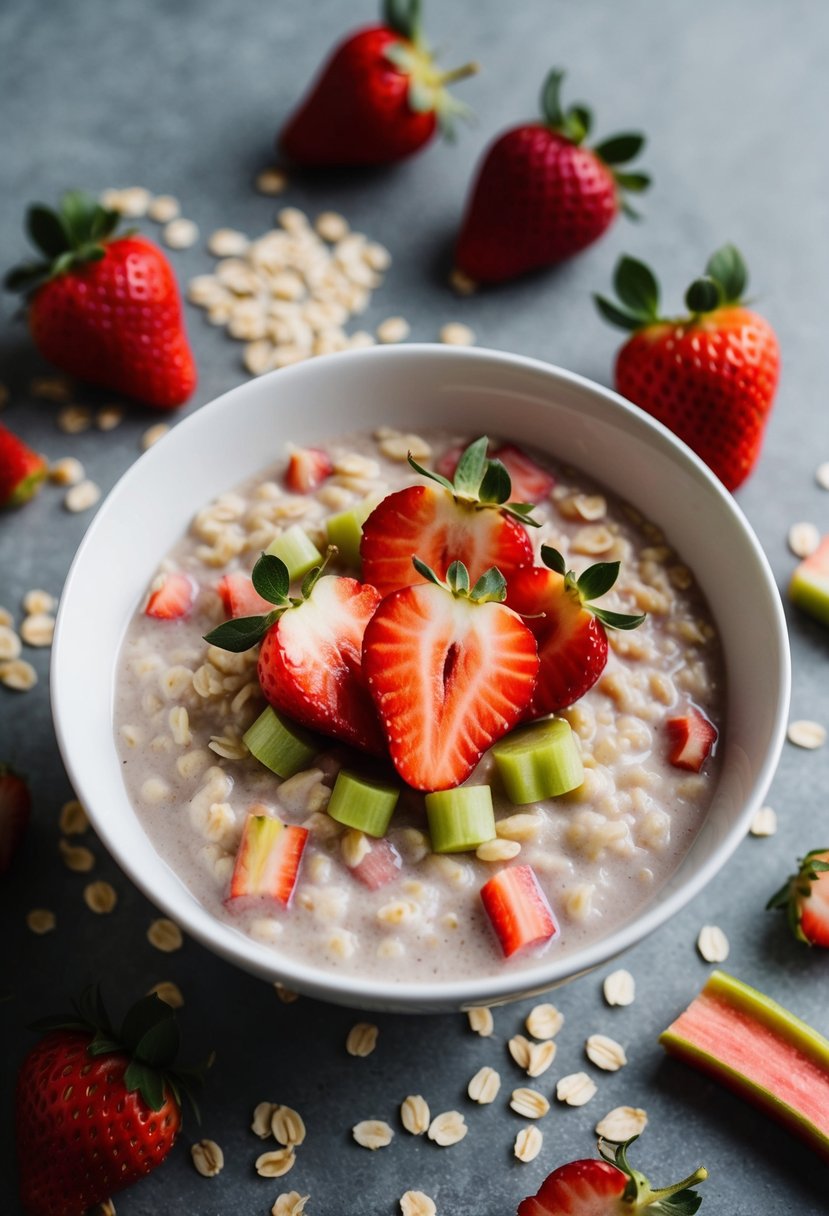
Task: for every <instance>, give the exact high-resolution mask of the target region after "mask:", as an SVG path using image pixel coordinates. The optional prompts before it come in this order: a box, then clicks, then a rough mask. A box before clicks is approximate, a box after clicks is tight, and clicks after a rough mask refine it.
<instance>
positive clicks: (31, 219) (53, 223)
mask: <svg viewBox="0 0 829 1216" xmlns="http://www.w3.org/2000/svg"><path fill="white" fill-rule="evenodd" d="M26 231H27V233H28V235H29V239H30V240H31V242H32V244H33V245H36V246H37V248H38V249H40V250H41V252H42V253H45V254H46V256H47V258H49V259H52V258H56V257H58V256H59V255H60V254H62V253H65V252H66V250H67V249H68V248H69V246H70V244H71V241H70V238H69V233H68V232H67V231H66V229H65V227H64V225H63V223H62V222H61V219H60V216H59V215H58V214H57V212H55V211H53V210H52V208H51V207H46V206H44V205H43V203H33V204H32V206H31V207H30V208H29V210H28V211H27V212H26Z"/></svg>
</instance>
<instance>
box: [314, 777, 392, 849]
mask: <svg viewBox="0 0 829 1216" xmlns="http://www.w3.org/2000/svg"><path fill="white" fill-rule="evenodd" d="M399 797H400V790H399V789H397V787H396V786H394V785H385V784H383V782H382V781H370V780H369V779H368V778H367V777H358V776H357V775H356V773H349V772H347V770H346V769H344V768H342V769H340V771H339V773H338V774H337V780H336V781H335V782H334V788H333V790H332V791H331V798H330V801H329V803H328V814H329V815H330V816H331V818H332V819H336V821H337V823H343V824H345V826H346V827H349V828H357V830H358V831H360V832H365V834H366V835H367V836H385V834H386V832H387V831H388V827H389V823H390V821H391V817H392V815H393V814H394V808H395V807H396V806H397V799H398V798H399Z"/></svg>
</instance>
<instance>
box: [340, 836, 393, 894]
mask: <svg viewBox="0 0 829 1216" xmlns="http://www.w3.org/2000/svg"><path fill="white" fill-rule="evenodd" d="M400 865H401V862H400V854H399V853H398V851H397V849H396V848H395V847H394V845H393V844H389V842H388V840H385V839H380V840H373V841H372V842H371V848H370V850H369V852H368V853H366V855H365V857H364V858H363V860H362V861H361V862H360V864H359V865H357V866H354V868H353V869H352V871H351V873H352V874H353V875H354V877H355V878H356V879H358V881H359V882H361V883H362V884H363V885H364V886H366V887H368V889H369V890H370V891H376V890H377V888H378V887H384V886H385V885H386V883H387V882H391V881H392V879H394V878H398V877H399V876H400Z"/></svg>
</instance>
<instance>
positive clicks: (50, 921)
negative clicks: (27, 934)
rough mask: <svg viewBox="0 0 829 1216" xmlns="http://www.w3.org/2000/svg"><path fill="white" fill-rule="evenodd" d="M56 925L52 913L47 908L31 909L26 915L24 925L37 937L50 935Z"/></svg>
mask: <svg viewBox="0 0 829 1216" xmlns="http://www.w3.org/2000/svg"><path fill="white" fill-rule="evenodd" d="M56 923H57V922H56V920H55V914H54V912H51V911H50V910H49V909H48V908H32V910H31V912H27V913H26V924H27V925H28V926H29V928H30V929H31V931H32V933H37V934H38V936H41V935H42V934H44V933H51V932H52V930H53V929H54V927H55V924H56Z"/></svg>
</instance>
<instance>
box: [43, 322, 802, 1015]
mask: <svg viewBox="0 0 829 1216" xmlns="http://www.w3.org/2000/svg"><path fill="white" fill-rule="evenodd" d="M402 355H405V356H406V357H407V358H412V357H415V358H416V357H417V356H419V355H423V356H428V357H429V358H432V359H443V360H445V361H447V362H455V363H462V362H464V361H469V362H476V363H488V362H490V363H499V364H501V365H503V366H505V367H508V368H512V369H515V370H516V371H529V372H533V373H536V374H540V375H541V376H542V377H544V378H546V379H548V380H550V381H552V383H553V384H556V383H558V384H566V385H568V386H571V387H573V388H575V389H576V390H581V391H582V392H586V393H587V394H589V395H592V396H593V397H594V398H595V397H599V398H602V399H603V401H604V403H605V404H607V405H610V406H611V407H612V411H615V412H616V413H617V414H618V415H620V416H621V417H623V418H624V417H627V418H628V419H630V420H632V421H635V423H636V427H637V428H641V427H642V426H644V427H645V429H646V430H651V431H653V432H654V433H655V436H656V437H658V438H659V439H661V440H662V446H665V445H666V444H667V447H668V449H669V450H670V451H671V452H672V454H673V457H674V459H677V458H678V459H679V460H680V462H682V463H684V464H685V465H686V466H690V468H691V469H692V470H693V471H694V473H695V474H696V476H697V477H700V478H702V479H703V481H705V482H706V483H707V485H708V488H709V490H710V491H711V492H712V493H713V494H714V495H715V496H716V497H717V498H718V500H719V503H720V506H721V508H723V509H725V510H726V511H727V512H728V513H729V514H730V515H731V516H732V517H733V519H734V521H735V522H736V523H737V525H738V527H739V530H740V531H741V533H742V535H743V537H744V540H745V542H746V545H747V547H748V549H749V551H750V554H751V556H752V558H753V560H754V563H755V565H756V567H757V572H758V574H759V575H760V576H761V578H762V579H763V581H764V582H765V584H766V590H767V591H768V592H769V596H768V600H769V605H770V608H771V620H770V621H769V624H770V625H771V626H773V629H774V641H775V643H776V650H777V664H776V666H777V670H776V676H777V680H778V684H779V688H780V697H779V701H778V705H777V709H776V715H775V721H774V727H773V731H772V734H771V738H770V742H769V746H768V747H767V750H766V754H765V757H764V758H763V761H762V763H761V765H760V767H759V770H758V772H757V776H756V777H755V780H754V782H753V783H752V787H751V789H750V791H749V794H748V796H747V797H746V800H745V805H744V807H743V809H742V811H741V813H740V815H739V816H737V817H736V819H735V822H734V823H733V824H732V826H731V828H730V829H729V831H728V832H726V833H725V835H723V836H722V837H721V838H720V839H719V840H718V842H717V843H716V845H715V847H714V848H713V849H712V853H711V856H710V857H709V858H708V859H707V860H706V861H705V862H704V863H703V864H702V865H700V866H699V867H698V868H697V869H696V871H695V872H694V873H692V874H690V875H689V876H688V878H687V879H685V880H684V881H683V882H681V884H680V885H679V886H678V887H677V888H676V889H675V890H673V891H672V892H671V893H670V894H669V895H667V896H666V897H665V898H660V897H659V894H658V893H657V894H656V895H655V897H654V899H653V901H652V902H651V903H650V904H647V905H646V906H645V907H644V909H643V910H642V912H641V913H640V914H638V915H635V916H634V917H633V918H632V919H631V920H630V921H628V922H626V923H625V924H623V925H622V926H621V927H620V928H617V929H616V930H615V931H613V932H611V933H609V934H607V935H606V936H604V937H602V938H599V939H598V940H597V941H595V942H592V943H590V944H589V945H587V946H586V947H583V948H582V949H577V950H575V951H573V953H571V954H568V955H565V956H564V957H563V958H561V959H556V956H555V955H551V956H548V957H547V958H541V959H540V960H539V962H538V965H537V966H533V967H532V968H527V969H525V970H521V971H512V970H510V969H509V968H508V967H507V968H505V969H504V971H503V972H493V973H491V974H489V975H485V976H482V977H481V976H479V977H474V978H466V979H460V980H452V981H448V982H447V981H422V980H420V981H405V982H397V981H394V982H392V983H389V982H388V981H386V980H385V979H384V978H383V976H382V975H379V976H376V977H374V978H368V979H367V978H365V977H362V976H360V975H349V974H342V973H340V972H338V971H325V970H324V969H323V968H321V967H319V966H311V965H307V964H305V963H303V962H302V961H301V960H299V959H297V958H296V957H294V956H291V955H282V954H280V953H278V951H274V950H272V949H270V948H269V947H267V946H265V945H263V944H261V943H258V942H256V941H255V940H254V939H252V938H250V937H248V936H247V935H245V934H243V933H241V932H239V931H238V930H236V929H234V928H233V927H232V926H231V925H229V924H225V923H224V922H222V921H219V920H217V919H216V918H214V917H213V916H212V914H211V913H210V912H209V911H208V910H207V909H206V908H205V907H204V906H203V905H202V904H200V903H199V901H198V899H197V897H196V896H194V895H193V893H192V892H191V891H190V890H189V888H188V887H186V886H185V885H184V883H183V881H182V880H181V879H180V878H179V877H178V875H176V874H175V871H171V872H172V873H173V874H174V875H175V877H176V878H178V882H179V884H180V888H181V895H182V897H183V898H182V899H181V900H180V905H179V904H177V903H176V900H175V898H174V897H173V895H172V894H169V895H168V894H167V893H166V892H162V894H161V895H159V893H158V892H157V891H156V890H155V889H154V886H153V883H152V881H151V880H150V879H149V878H148V876H147V875H146V874H145V873H144V872H143V871H141V870H140V869H138V867H137V866H134V865H133V864H132V863H131V859H130V856H129V853H128V852H127V850H125V849H124V848H123V847H122V846H121V845H120V844H119V841H118V833H117V830H115V831H113V830H111V828H110V820H111V818H112V817H111V816H105V815H102V814H98V813H97V812H96V809H95V807H94V806H93V805H91V803H90V801H89V800H87V799H85V786H86V782H85V779H84V772H83V770H82V767H79V766H78V765H77V764H76V761H75V758H74V757H73V755H72V752H71V748H70V741H69V738H68V733H67V729H66V724H65V718H66V715H67V713H68V711H69V710H70V702H69V700H68V699H66V701H65V699H64V692H63V688H62V685H61V671H62V667H63V661H62V655H63V653H64V647H66V646H68V641H67V640H66V638H67V634H66V628H67V626H66V618H67V615H68V607H67V606H68V604H69V603H70V602H71V600H72V593H73V587H74V584H75V582H76V580H77V579H78V577H79V574H78V572H79V568H80V567H81V564H82V562H83V560H84V558H85V555H86V553H87V551H88V550H89V549H90V548H91V547H93V546H94V545H95V543H96V538H97V536H98V534H99V532H100V531H101V529H102V527H103V526H104V520H105V519H106V518H107V517H108V516H109V514H110V512H111V511H112V509H113V508H114V507H117V504H118V501H119V499H120V497H121V495H122V494H123V493H125V492H126V491H127V490H128V489H129V488H130V487H131V486H132V483H133V482H134V481H135V480H136V479H138V478H142V477H144V476H145V475H146V470H147V466H148V465H151V464H152V463H153V460H154V450H153V449H150V450H149V451H147V452H146V453H144V455H143V456H141V457H140V458H139V459H138V460H137V461H135V462H134V463H133V464H132V465H131V466H130V467H129V468H128V469H127V470H126V471H125V472H124V473H123V474H122V475H121V477H120V478H119V479H118V481H117V482H116V483H115V485H114V486H113V487H112V489H111V490H110V492H109V493H108V495H107V496H106V498H105V499H104V501H103V502H102V504H101V506H100V508H99V510H98V511H97V512H96V514H95V516H94V518H93V519H92V521H91V523H90V525H89V527H88V529H87V531H86V533H85V535H84V537H83V539H82V540H81V543H80V545H79V546H78V549H77V550H76V552H75V555H74V557H73V559H72V563H71V565H70V568H69V572H68V574H67V577H66V581H65V583H64V588H63V592H62V594H61V598H60V605H59V609H58V613H57V618H56V625H55V632H54V640H53V648H52V664H51V672H50V694H51V698H50V699H51V706H52V717H53V721H54V727H55V734H56V737H57V742H58V747H59V749H60V753H61V756H62V759H63V762H64V765H65V767H66V770H67V773H68V775H69V779H70V781H71V783H72V786H73V789H74V790H75V792H76V796H77V797H78V798H79V799H80V801H81V802H82V804H83V805H84V806H85V808H86V809H87V811H88V813H89V817H90V819H91V820H92V823H93V826H94V827H95V830H96V833H97V834H98V836H99V837H100V838H101V841H102V843H103V844H104V846H105V847H106V848H107V850H108V851H109V853H110V854H111V856H112V857H113V858H114V859H115V861H116V862H117V863H118V865H119V866H120V867H121V869H122V870H123V871H124V873H125V874H126V875H127V876H128V877H129V879H130V880H131V881H132V882H133V883H134V884H135V886H136V887H138V889H139V890H140V891H141V892H142V893H143V894H144V895H145V896H146V897H147V899H149V900H150V902H151V903H153V904H154V905H155V906H156V907H158V908H159V909H161V910H162V911H163V912H164V913H166V914H167V915H168V916H171V917H172V918H173V919H174V920H175V921H176V923H177V924H179V925H180V927H181V928H182V929H183V930H184V931H185V932H186V933H187V934H189V935H190V936H191V937H193V938H194V939H195V940H197V941H199V942H200V943H201V944H202V945H204V946H206V947H207V948H208V949H209V950H211V951H212V952H213V953H217V954H219V955H220V956H222V957H223V958H225V959H227V960H228V961H230V962H233V963H235V964H236V965H237V966H241V967H242V968H244V969H245V970H247V971H249V972H254V973H256V974H259V975H261V976H262V977H267V978H268V979H271V980H273V981H274V982H278V983H282V982H283V981H284V982H285V984H286V986H290V987H295V988H296V989H297V990H298V991H301V992H304V993H307V994H310V995H313V996H316V997H318V998H321V999H326V1000H334V1001H336V1002H338V1003H340V1004H345V1005H352V1006H360V1005H364V1006H371V1005H373V1006H374V1007H376V1008H378V1007H385V1008H389V1009H392V1008H393V1009H397V1010H401V1011H404V1010H406V1009H408V1010H410V1011H412V1012H415V1011H423V1010H428V1009H429V1008H430V1007H431V1008H433V1009H435V1010H437V1009H447V1008H450V1007H455V1008H463V1007H469V1006H472V1005H475V1004H482V1003H485V1004H497V1003H498V1002H499V1001H501V1002H503V1001H508V1000H511V999H516V998H519V997H520V996H524V995H527V994H528V993H530V992H540V991H544V990H545V988H551V987H553V986H555V985H556V984H558V983H563V982H566V981H568V980H570V979H573V978H575V977H577V976H578V975H581V974H584V973H585V972H587V971H590V970H593V969H594V968H596V967H598V966H601V965H602V964H603V963H606V962H608V961H609V960H610V959H612V958H614V957H616V956H617V955H619V954H621V953H622V952H623V951H625V950H627V949H629V948H630V947H632V946H634V945H635V944H636V943H637V942H639V941H641V940H642V939H643V938H645V937H647V936H648V935H649V934H650V933H652V932H653V931H654V930H656V929H657V928H659V927H660V926H661V925H662V924H664V923H665V922H666V921H668V920H670V919H671V918H672V917H673V916H674V915H675V914H676V913H677V912H679V911H680V910H681V909H682V908H683V907H685V905H686V904H688V903H689V902H690V901H691V900H692V899H693V898H694V897H695V896H696V895H698V894H699V893H700V891H702V890H703V888H704V887H705V886H706V885H707V884H708V882H710V881H711V879H712V878H713V877H714V876H715V875H716V874H717V873H718V872H719V870H720V869H722V867H723V866H724V865H725V863H726V862H727V861H728V860H729V858H730V857H731V855H732V854H733V853H734V851H735V849H736V848H737V846H738V845H739V843H740V842H741V841H742V840H743V839H744V837H745V834H746V831H747V828H748V823H749V822H750V818H751V815H752V814H753V812H754V810H756V808H757V806H759V804H760V802H761V800H762V798H763V797H764V796H765V794H766V792H767V790H768V787H769V785H770V784H771V780H772V778H773V776H774V772H775V769H776V767H777V763H778V759H779V756H780V752H781V749H782V746H783V742H784V739H785V730H786V723H787V715H788V707H789V701H790V694H791V660H790V654H789V646H788V634H787V630H786V623H785V614H784V611H783V605H782V602H781V599H780V595H779V592H778V589H777V585H776V582H775V580H774V577H773V574H772V571H771V568H770V566H769V563H768V559H767V558H766V555H765V553H764V551H763V549H762V547H761V545H760V542H759V540H758V538H757V536H756V535H755V533H754V531H753V529H752V527H751V525H750V524H749V522H748V520H747V518H746V516H745V515H744V513H743V511H742V510H741V508H740V507H739V505H738V504H737V502H736V501H735V500H734V498H733V497H732V496H731V494H730V493H729V492H728V491H727V490H726V489H725V487H724V486H723V485H722V483H721V482H720V481H719V480H718V479H717V478H716V477H715V476H714V474H713V473H712V472H711V470H710V469H709V468H708V467H707V466H706V465H705V464H704V463H703V461H702V460H701V459H700V458H699V457H698V456H697V455H696V453H695V452H693V451H692V450H691V449H690V448H689V447H688V446H687V445H686V444H684V443H683V442H682V441H681V440H679V439H678V438H677V437H676V436H675V435H674V434H673V433H672V432H671V431H669V430H668V428H667V427H665V426H663V425H662V423H660V422H658V421H657V420H656V419H654V418H652V417H651V416H650V415H649V414H646V413H645V412H644V411H643V410H641V409H640V408H639V407H637V406H635V405H633V404H632V403H631V402H629V401H627V400H626V399H625V398H624V397H622V396H620V395H619V394H618V393H616V392H614V391H613V390H612V389H610V388H607V387H605V386H604V385H601V384H598V383H597V382H596V381H593V380H591V379H589V378H588V377H586V376H582V375H580V374H579V373H577V372H572V371H568V370H567V369H565V368H562V367H559V366H557V365H556V364H553V363H548V362H546V361H544V360H541V359H535V358H531V357H529V356H524V355H515V354H511V353H509V352H504V351H497V350H491V349H488V348H486V347H477V346H476V347H457V346H455V347H453V346H446V345H442V344H439V343H406V344H405V345H401V346H385V347H384V346H380V347H371V348H367V349H365V350H360V351H346V352H339V353H336V354H332V355H325V356H322V357H321V358H322V361H323V362H324V363H325V364H326V365H328V367H329V368H330V370H331V372H332V373H334V374H336V371H335V365H336V364H337V363H339V362H341V361H342V360H343V359H348V360H349V361H350V362H349V366H350V367H352V368H353V367H354V364H355V361H356V360H362V361H365V360H366V359H368V360H370V361H372V362H375V361H377V360H381V359H382V360H388V361H392V360H394V359H395V358H400V357H401V356H402ZM319 362H320V358H319V357H318V358H316V359H314V360H312V361H311V363H312V365H318V364H319ZM306 370H307V363H305V362H303V363H298V364H295V365H292V366H289V367H286V368H282V369H279V370H278V371H274V372H270V373H266V375H264V376H260V377H258V378H256V379H254V380H250V381H244V382H242V383H241V384H239V385H236V386H235V387H234V388H231V389H229V390H227V392H225V393H222V394H221V395H220V396H218V397H215V398H213V399H212V400H211V401H209V402H207V403H205V404H204V405H203V406H201V407H199V408H198V409H196V410H194V411H193V412H192V413H191V414H189V415H188V416H187V417H185V418H183V419H182V420H181V421H180V422H179V423H177V425H176V427H175V430H176V433H178V432H179V431H180V429H181V428H182V427H183V428H186V430H187V431H189V430H190V428H196V427H198V426H199V425H201V426H204V425H206V424H207V421H208V420H209V418H210V417H212V416H213V415H214V414H220V413H221V412H222V411H223V410H224V409H226V408H227V403H228V401H229V400H231V399H238V398H240V397H241V398H243V397H244V396H246V395H247V394H249V393H255V392H258V391H261V385H262V383H263V382H265V383H267V382H269V381H273V383H274V386H275V385H277V384H280V383H282V384H284V383H285V382H286V378H289V379H294V378H297V377H302V376H303V375H304V374H305V373H306ZM277 376H278V377H279V380H273V378H274V377H277ZM120 792H121V794H122V796H123V798H124V799H126V801H127V803H128V804H129V805H131V804H130V803H129V798H128V795H127V793H126V790H125V789H124V788H123V787H122V788H121V791H120ZM133 813H134V811H133ZM139 823H140V820H139ZM142 830H143V827H142ZM145 834H146V833H145ZM150 844H151V845H152V841H151V840H150ZM152 847H153V848H154V847H155V846H154V845H153V846H152ZM545 964H546V965H545ZM557 964H558V965H557Z"/></svg>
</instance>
